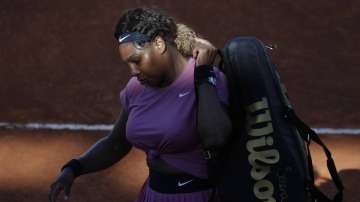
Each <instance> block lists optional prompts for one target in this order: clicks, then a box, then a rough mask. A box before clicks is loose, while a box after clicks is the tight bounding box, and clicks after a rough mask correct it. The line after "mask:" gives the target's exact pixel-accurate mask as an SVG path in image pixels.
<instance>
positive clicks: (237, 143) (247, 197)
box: [209, 37, 343, 202]
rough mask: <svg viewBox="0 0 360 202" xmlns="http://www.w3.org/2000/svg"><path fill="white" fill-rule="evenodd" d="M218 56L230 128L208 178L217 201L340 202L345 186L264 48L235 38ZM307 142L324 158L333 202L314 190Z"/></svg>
mask: <svg viewBox="0 0 360 202" xmlns="http://www.w3.org/2000/svg"><path fill="white" fill-rule="evenodd" d="M219 54H220V55H221V56H222V62H221V65H219V67H220V69H221V71H223V72H224V73H225V75H226V77H227V79H228V89H229V102H230V109H229V113H230V116H231V120H232V124H233V134H232V137H231V139H230V140H229V141H228V143H227V145H226V146H225V147H224V149H223V150H222V151H220V155H219V156H218V157H217V159H215V160H214V159H213V161H214V162H213V164H212V165H211V168H209V169H210V172H209V174H210V175H212V176H215V175H216V180H217V189H218V193H219V194H220V196H221V201H222V202H258V201H259V202H260V201H261V202H262V201H264V202H275V201H276V202H308V201H311V202H315V201H318V202H330V201H342V190H343V185H342V183H341V181H340V179H339V177H338V175H337V170H336V168H335V165H334V161H333V159H332V158H331V154H330V152H329V150H328V149H327V148H326V146H325V145H324V144H323V143H322V141H321V140H320V139H319V137H318V135H317V134H316V133H315V132H314V131H313V130H312V129H311V128H310V127H308V126H307V125H306V124H304V123H303V122H302V121H301V120H300V119H299V118H298V117H297V116H296V114H295V112H294V110H293V108H292V106H291V105H290V102H289V99H288V96H287V93H286V90H285V87H284V85H282V84H281V83H280V80H279V79H280V78H279V75H278V73H277V71H276V68H275V66H274V64H273V63H272V61H271V59H270V57H269V54H268V53H267V48H266V46H265V45H264V44H263V43H262V42H261V41H259V40H257V39H256V38H254V37H237V38H234V39H232V40H231V41H230V42H228V43H227V44H226V45H225V47H224V48H223V49H219ZM311 141H314V142H316V143H317V144H319V145H320V146H322V147H323V149H324V151H325V153H326V155H327V158H328V160H327V166H328V168H329V172H330V174H331V176H332V178H333V181H334V183H335V185H336V186H337V188H338V193H337V194H336V196H335V197H334V199H333V200H330V199H328V198H327V197H326V196H325V195H324V194H322V193H321V192H320V191H319V190H318V189H317V188H316V187H315V186H314V174H313V167H312V161H311V156H310V152H309V144H310V142H311Z"/></svg>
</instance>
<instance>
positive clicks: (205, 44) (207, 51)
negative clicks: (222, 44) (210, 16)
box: [193, 37, 217, 65]
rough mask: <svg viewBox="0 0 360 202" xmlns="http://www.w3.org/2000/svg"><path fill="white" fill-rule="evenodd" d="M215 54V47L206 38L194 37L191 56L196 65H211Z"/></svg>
mask: <svg viewBox="0 0 360 202" xmlns="http://www.w3.org/2000/svg"><path fill="white" fill-rule="evenodd" d="M216 55H217V49H216V48H215V47H214V46H213V45H212V44H211V43H210V42H209V41H207V40H205V39H202V38H197V37H196V38H195V45H194V49H193V57H194V58H195V59H196V65H207V64H209V65H212V64H213V63H214V60H215V58H216Z"/></svg>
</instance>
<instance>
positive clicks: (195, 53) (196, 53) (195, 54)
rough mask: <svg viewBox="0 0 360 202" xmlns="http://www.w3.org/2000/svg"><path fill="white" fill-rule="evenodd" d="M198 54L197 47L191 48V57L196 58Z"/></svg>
mask: <svg viewBox="0 0 360 202" xmlns="http://www.w3.org/2000/svg"><path fill="white" fill-rule="evenodd" d="M198 54H199V49H197V48H194V49H193V58H195V59H196V58H197V56H198Z"/></svg>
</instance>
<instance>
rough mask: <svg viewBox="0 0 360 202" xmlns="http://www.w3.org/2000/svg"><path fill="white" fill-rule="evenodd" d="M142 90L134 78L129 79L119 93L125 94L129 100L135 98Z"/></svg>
mask: <svg viewBox="0 0 360 202" xmlns="http://www.w3.org/2000/svg"><path fill="white" fill-rule="evenodd" d="M143 88H144V86H143V85H141V83H140V82H139V80H138V79H137V78H136V77H131V78H130V79H129V81H128V82H127V84H126V86H125V87H124V88H123V89H122V90H121V92H120V93H125V94H126V96H127V97H129V98H130V97H134V96H136V95H137V94H138V93H139V92H140V91H141V90H142V89H143Z"/></svg>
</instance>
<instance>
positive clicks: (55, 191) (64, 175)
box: [49, 168, 75, 202]
mask: <svg viewBox="0 0 360 202" xmlns="http://www.w3.org/2000/svg"><path fill="white" fill-rule="evenodd" d="M74 180H75V176H74V173H73V171H72V170H71V169H70V168H65V169H64V170H63V171H62V172H61V173H60V175H59V176H58V177H57V178H56V180H55V182H53V183H52V184H51V186H50V192H49V202H55V201H56V199H57V197H58V195H59V194H60V193H61V191H62V190H64V199H65V200H67V199H68V198H69V197H70V191H71V186H72V184H73V182H74Z"/></svg>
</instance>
